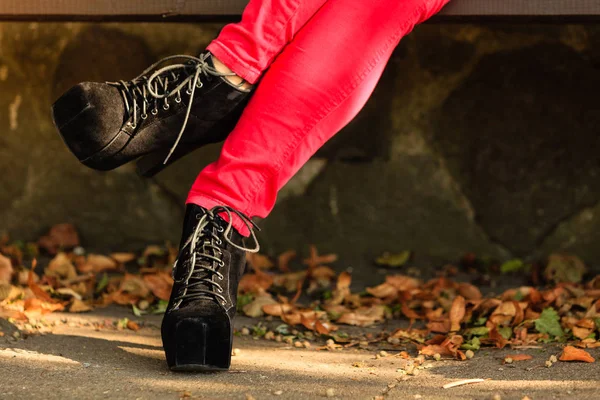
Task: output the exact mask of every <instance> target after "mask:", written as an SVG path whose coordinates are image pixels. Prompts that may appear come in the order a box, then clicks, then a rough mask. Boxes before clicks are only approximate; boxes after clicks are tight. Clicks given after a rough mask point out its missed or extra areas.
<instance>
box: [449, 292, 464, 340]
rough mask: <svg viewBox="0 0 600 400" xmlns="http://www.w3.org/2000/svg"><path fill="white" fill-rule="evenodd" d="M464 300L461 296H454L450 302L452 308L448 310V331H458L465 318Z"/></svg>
mask: <svg viewBox="0 0 600 400" xmlns="http://www.w3.org/2000/svg"><path fill="white" fill-rule="evenodd" d="M465 305H466V302H465V298H464V297H462V296H460V295H459V296H456V297H455V298H454V301H452V307H451V308H450V331H452V332H456V331H459V330H460V323H461V321H462V319H463V318H464V317H465V313H466V308H465Z"/></svg>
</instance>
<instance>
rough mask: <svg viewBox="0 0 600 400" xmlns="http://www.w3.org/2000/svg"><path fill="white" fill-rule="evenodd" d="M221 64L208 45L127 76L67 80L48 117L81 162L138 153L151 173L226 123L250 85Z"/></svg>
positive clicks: (212, 137)
mask: <svg viewBox="0 0 600 400" xmlns="http://www.w3.org/2000/svg"><path fill="white" fill-rule="evenodd" d="M175 61H179V62H180V63H176V64H174V62H175ZM228 71H229V69H228V68H227V67H225V66H224V65H223V64H222V63H220V62H219V63H218V67H217V66H216V65H215V64H214V63H213V58H212V55H211V54H210V53H206V54H203V55H201V56H200V57H191V56H173V57H167V58H165V59H163V60H161V61H159V62H157V63H156V64H154V65H152V66H150V67H149V68H148V69H147V70H146V71H144V72H142V73H141V74H140V76H138V77H137V78H135V79H133V80H131V81H119V82H114V83H110V82H109V83H94V82H84V83H80V84H79V85H76V86H74V87H73V88H71V89H70V90H69V91H67V92H66V93H65V94H64V95H63V96H62V97H61V98H59V99H58V100H57V101H56V103H55V104H54V105H53V107H52V114H53V118H54V123H55V125H56V127H57V128H58V130H59V132H60V134H61V136H62V138H63V140H64V142H65V143H66V144H67V146H68V147H69V149H70V150H71V152H73V154H75V156H76V157H77V158H78V159H79V160H80V161H81V162H82V163H83V164H85V165H87V166H88V167H90V168H94V169H98V170H103V171H105V170H111V169H114V168H117V167H119V166H121V165H123V164H125V163H127V162H129V161H132V160H135V159H138V158H140V157H144V156H145V158H144V159H141V160H140V163H139V164H138V166H139V168H140V172H141V173H142V174H143V175H146V176H151V175H154V174H155V173H156V172H158V171H160V170H161V169H163V168H164V167H165V166H166V165H168V164H170V163H172V162H173V161H175V160H177V159H178V158H181V157H182V156H184V155H186V154H188V153H189V152H191V151H193V150H195V149H197V148H199V147H201V146H203V145H206V144H209V143H215V142H220V141H222V140H224V139H225V138H226V137H227V135H228V134H229V132H230V131H231V130H232V129H233V127H234V126H235V124H236V123H237V120H238V119H239V116H240V115H241V113H242V110H243V109H244V107H245V105H246V103H247V101H248V100H249V97H250V91H251V86H249V85H247V84H246V82H244V81H243V80H241V78H239V77H237V76H236V75H235V74H233V73H232V72H228ZM232 82H238V83H232Z"/></svg>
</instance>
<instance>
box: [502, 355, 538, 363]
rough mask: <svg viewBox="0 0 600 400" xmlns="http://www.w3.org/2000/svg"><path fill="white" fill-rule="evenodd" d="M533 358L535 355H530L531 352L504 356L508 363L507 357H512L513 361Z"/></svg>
mask: <svg viewBox="0 0 600 400" xmlns="http://www.w3.org/2000/svg"><path fill="white" fill-rule="evenodd" d="M532 358H533V356H530V355H529V354H511V355H508V356H506V357H504V361H503V362H504V363H506V362H507V361H506V360H507V359H510V360H511V362H512V361H526V360H531V359H532Z"/></svg>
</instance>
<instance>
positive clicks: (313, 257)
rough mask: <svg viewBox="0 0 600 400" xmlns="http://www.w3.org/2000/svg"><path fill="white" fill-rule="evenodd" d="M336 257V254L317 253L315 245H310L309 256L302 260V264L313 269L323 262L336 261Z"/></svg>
mask: <svg viewBox="0 0 600 400" xmlns="http://www.w3.org/2000/svg"><path fill="white" fill-rule="evenodd" d="M337 259H338V256H337V254H325V255H323V256H320V255H319V252H318V251H317V247H316V246H315V245H311V246H310V257H309V258H307V259H305V260H304V264H305V265H307V266H308V268H309V269H313V268H316V267H318V266H319V265H323V264H331V263H333V262H336V261H337Z"/></svg>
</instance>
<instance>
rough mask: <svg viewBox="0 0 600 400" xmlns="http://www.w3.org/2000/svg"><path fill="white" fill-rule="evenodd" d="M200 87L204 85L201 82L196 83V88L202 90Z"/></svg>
mask: <svg viewBox="0 0 600 400" xmlns="http://www.w3.org/2000/svg"><path fill="white" fill-rule="evenodd" d="M202 86H204V83H202V82H198V83H197V84H196V88H198V89H202Z"/></svg>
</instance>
